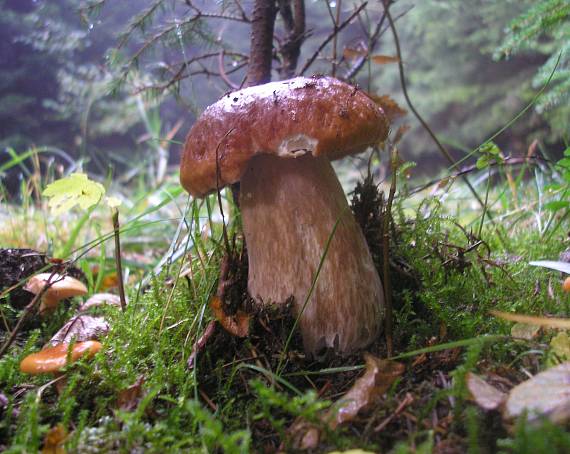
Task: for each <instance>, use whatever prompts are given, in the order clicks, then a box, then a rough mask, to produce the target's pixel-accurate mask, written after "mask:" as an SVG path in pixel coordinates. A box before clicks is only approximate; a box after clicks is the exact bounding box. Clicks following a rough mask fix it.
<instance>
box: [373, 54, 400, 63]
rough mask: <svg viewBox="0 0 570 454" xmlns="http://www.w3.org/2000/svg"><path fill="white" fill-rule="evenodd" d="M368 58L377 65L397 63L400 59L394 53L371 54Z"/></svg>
mask: <svg viewBox="0 0 570 454" xmlns="http://www.w3.org/2000/svg"><path fill="white" fill-rule="evenodd" d="M370 60H372V61H373V62H374V63H376V64H377V65H386V64H388V63H398V62H399V61H400V59H399V58H398V57H397V56H395V55H394V56H393V55H372V57H370Z"/></svg>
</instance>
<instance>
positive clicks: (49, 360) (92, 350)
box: [20, 340, 101, 375]
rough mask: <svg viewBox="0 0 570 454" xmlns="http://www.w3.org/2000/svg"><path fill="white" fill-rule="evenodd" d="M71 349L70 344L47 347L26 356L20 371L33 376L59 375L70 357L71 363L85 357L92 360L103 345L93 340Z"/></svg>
mask: <svg viewBox="0 0 570 454" xmlns="http://www.w3.org/2000/svg"><path fill="white" fill-rule="evenodd" d="M69 348H70V346H69V344H58V345H55V346H49V347H45V348H44V349H43V350H40V351H39V352H36V353H32V354H30V355H28V356H26V357H25V358H24V359H23V360H22V362H21V363H20V370H21V371H22V372H24V373H25V374H32V375H38V374H48V373H57V372H59V371H61V369H63V368H64V367H65V366H66V365H67V364H68V362H67V360H68V355H69V359H70V361H71V362H75V361H77V360H78V359H79V358H82V357H83V356H86V357H87V358H91V357H93V356H95V354H96V353H97V352H98V351H99V350H101V343H100V342H98V341H93V340H90V341H85V342H76V343H75V344H74V345H73V346H72V347H71V351H69Z"/></svg>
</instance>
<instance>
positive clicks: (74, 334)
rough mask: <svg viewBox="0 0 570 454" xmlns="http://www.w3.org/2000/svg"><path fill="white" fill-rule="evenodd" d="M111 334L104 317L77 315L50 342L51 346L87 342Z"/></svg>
mask: <svg viewBox="0 0 570 454" xmlns="http://www.w3.org/2000/svg"><path fill="white" fill-rule="evenodd" d="M108 332H109V324H108V323H107V321H106V320H105V319H104V318H103V317H92V316H90V315H77V316H75V317H72V318H71V319H70V320H69V321H68V322H67V323H66V324H65V325H63V327H62V328H61V329H60V330H59V331H58V332H57V333H55V335H54V336H53V337H52V338H51V340H50V341H49V344H50V345H54V346H55V345H58V344H70V343H71V342H73V341H74V340H75V341H76V342H85V341H89V340H96V339H100V338H101V337H104V336H105V335H106V334H107V333H108Z"/></svg>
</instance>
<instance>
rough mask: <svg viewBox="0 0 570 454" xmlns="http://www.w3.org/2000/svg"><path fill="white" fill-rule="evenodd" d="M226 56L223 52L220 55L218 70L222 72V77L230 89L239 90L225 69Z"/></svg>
mask: <svg viewBox="0 0 570 454" xmlns="http://www.w3.org/2000/svg"><path fill="white" fill-rule="evenodd" d="M224 55H225V54H224V51H223V50H222V51H221V52H220V53H219V54H218V70H219V71H220V77H221V78H222V80H223V81H224V82H225V83H226V84H227V86H228V87H230V88H233V89H234V90H237V89H238V88H239V87H238V86H237V85H236V84H234V83H233V82H232V81H231V80H230V78H229V77H228V75H227V74H226V71H225V69H224Z"/></svg>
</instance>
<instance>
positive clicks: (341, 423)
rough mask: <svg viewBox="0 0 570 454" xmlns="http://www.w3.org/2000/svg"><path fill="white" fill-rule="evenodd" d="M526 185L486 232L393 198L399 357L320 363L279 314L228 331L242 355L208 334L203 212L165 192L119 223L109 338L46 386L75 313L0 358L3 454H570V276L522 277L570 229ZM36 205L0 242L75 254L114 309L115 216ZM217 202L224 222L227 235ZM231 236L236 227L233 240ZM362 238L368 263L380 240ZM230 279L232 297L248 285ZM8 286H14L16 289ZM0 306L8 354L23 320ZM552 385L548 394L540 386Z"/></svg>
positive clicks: (381, 344) (131, 208)
mask: <svg viewBox="0 0 570 454" xmlns="http://www.w3.org/2000/svg"><path fill="white" fill-rule="evenodd" d="M484 172H486V171H484ZM519 177H520V179H519V181H518V183H519V184H517V185H516V186H512V185H509V184H508V183H507V182H505V183H501V181H494V182H493V186H492V187H490V190H489V191H488V194H487V198H486V199H487V200H488V209H487V210H485V215H484V216H482V213H483V211H482V210H481V207H480V206H478V205H477V204H476V202H474V200H473V198H472V197H471V196H470V194H469V192H467V191H466V188H464V187H463V186H462V185H461V184H460V183H459V182H454V181H451V180H442V181H441V182H439V184H438V185H433V186H430V187H429V188H428V189H427V190H426V191H423V192H421V193H418V194H416V195H414V196H413V197H411V196H409V195H408V194H409V192H407V191H405V188H404V186H403V185H404V183H400V184H402V189H401V191H400V194H401V196H399V197H397V198H396V199H395V201H394V206H393V209H392V214H393V220H394V224H393V229H391V247H390V262H391V268H390V269H391V272H390V281H391V284H392V300H393V304H394V333H393V344H394V349H393V352H392V353H391V355H390V354H388V352H387V350H386V340H385V338H384V336H382V337H380V338H379V339H377V342H375V343H374V344H373V345H371V346H370V347H369V348H368V349H367V351H366V352H359V353H358V354H354V355H352V356H350V357H343V358H339V357H335V356H334V355H332V354H330V355H327V356H326V357H324V358H321V359H320V360H318V361H317V360H312V359H310V358H308V357H307V356H306V355H305V354H304V353H303V350H302V346H301V343H300V338H299V336H297V335H295V333H293V335H291V333H292V328H293V324H294V322H295V320H294V319H293V317H292V316H291V314H290V312H289V311H288V310H287V307H285V308H283V307H282V308H280V309H274V310H273V309H268V310H267V311H264V312H261V313H255V314H247V315H244V314H241V313H240V314H241V315H243V317H244V320H245V322H244V323H245V325H247V326H246V328H245V329H247V330H248V331H247V335H246V336H245V337H239V336H236V335H235V333H234V334H230V333H228V332H227V331H226V330H224V329H223V328H222V327H221V326H220V323H219V320H220V318H223V317H225V315H224V314H221V312H220V311H219V310H218V308H217V307H216V303H215V298H214V297H213V295H215V293H216V288H217V285H218V278H219V275H220V267H221V263H222V262H223V260H224V247H223V236H222V224H221V219H220V216H219V212H218V211H217V210H216V208H214V207H216V204H217V200H216V198H215V196H212V197H210V198H209V199H207V200H206V201H201V202H199V201H190V202H188V203H186V202H184V201H181V197H180V191H179V189H178V188H177V185H176V183H175V182H173V183H172V185H171V186H170V187H168V188H166V189H165V188H162V189H161V190H157V191H156V192H154V193H152V194H149V193H147V194H144V198H143V197H142V196H139V197H132V199H131V200H134V202H132V203H131V202H129V203H128V204H126V205H125V204H124V205H123V207H121V208H120V209H119V210H120V211H121V213H122V217H123V218H124V219H126V220H125V221H124V223H123V225H122V230H121V235H120V236H121V241H122V245H123V265H122V266H123V267H124V270H123V271H124V273H125V282H127V295H128V304H127V305H126V307H125V309H124V310H121V308H120V307H117V306H115V305H102V306H97V307H95V308H92V309H89V310H88V311H87V312H85V313H84V314H87V315H90V316H96V317H104V319H105V320H106V323H107V324H108V332H107V333H106V334H105V335H104V336H103V335H100V336H98V337H99V338H100V341H101V343H102V349H101V350H100V351H99V352H98V353H97V354H95V355H94V356H93V357H92V358H90V359H85V358H84V359H81V360H80V361H77V362H73V363H72V364H69V365H67V366H66V367H65V369H64V373H63V374H61V373H60V374H58V375H37V376H30V375H28V374H25V373H23V372H21V371H20V362H21V361H22V359H23V358H24V357H26V356H27V355H29V354H30V353H32V352H35V351H38V350H40V349H41V348H42V346H44V345H45V344H46V343H48V341H49V340H50V339H51V338H52V336H53V335H54V333H56V332H57V331H58V330H59V329H60V328H61V327H62V326H63V325H64V324H65V323H66V321H67V320H69V319H70V318H71V317H74V316H77V310H78V307H79V305H80V304H81V303H82V301H83V300H84V298H83V299H81V298H75V299H73V300H72V301H70V302H69V303H66V304H62V305H60V306H59V307H58V308H57V310H56V311H55V312H54V313H53V314H51V315H50V316H48V317H44V318H41V319H40V318H38V317H37V315H35V314H33V315H32V316H31V317H30V318H29V319H28V320H26V323H23V324H22V325H21V327H20V328H19V332H17V333H16V338H15V341H14V342H13V344H12V345H10V347H9V348H8V349H7V351H6V352H5V354H4V355H3V356H2V357H1V358H0V451H3V450H5V451H6V452H13V453H16V452H18V453H19V452H38V451H41V450H42V449H43V452H46V453H47V452H49V453H56V452H59V453H60V452H78V453H89V452H133V453H137V452H156V453H164V452H228V453H233V452H295V451H307V452H334V451H345V450H349V449H358V450H360V451H353V452H393V453H432V452H433V453H456V452H457V453H463V452H469V453H487V452H489V453H490V452H506V453H511V452H513V453H527V452H528V453H533V454H536V453H542V452H549V453H556V452H570V432H568V431H567V429H566V428H565V423H566V420H567V417H568V413H569V412H568V410H567V409H568V408H570V401H569V400H568V395H570V391H569V389H568V388H567V383H570V378H569V377H570V372H569V370H568V369H569V368H568V364H569V363H568V362H567V361H570V338H569V337H568V336H567V335H566V332H565V331H564V330H563V329H561V328H568V327H570V322H569V321H567V320H562V319H561V320H558V318H564V317H570V293H565V292H564V291H563V281H564V276H563V274H562V273H560V272H559V271H556V270H552V269H547V268H544V267H540V266H533V265H531V264H530V262H532V261H536V260H552V261H557V262H559V263H563V262H568V257H567V256H565V251H566V250H567V249H568V248H569V247H570V242H569V239H568V233H567V232H568V229H569V225H568V217H567V216H566V214H567V211H564V210H561V209H560V207H558V208H556V206H555V205H551V206H550V209H549V208H548V207H546V208H545V205H546V204H547V203H548V202H552V201H553V200H555V199H556V197H557V194H558V195H559V194H560V187H558V188H554V191H553V192H552V191H551V192H548V189H547V185H548V184H551V183H557V184H558V183H559V181H558V180H556V178H555V175H554V174H553V173H552V172H550V170H549V169H547V168H537V169H536V170H535V171H534V174H533V172H531V171H529V170H528V169H526V168H523V169H522V170H520V174H519ZM505 181H507V180H506V179H505ZM526 181H529V182H530V183H529V184H520V183H524V182H526ZM535 183H536V184H535ZM173 188H175V189H173ZM479 190H480V191H482V192H483V193H485V183H484V184H483V186H481V187H479ZM563 190H564V188H563ZM517 191H518V192H517ZM30 194H31V195H30V196H29V198H28V199H26V200H24V203H22V204H20V205H19V206H15V205H12V206H9V205H8V204H5V205H3V207H2V212H1V213H0V214H1V216H2V219H3V221H4V222H3V226H4V227H3V228H2V230H1V231H0V244H2V246H3V247H6V246H8V247H30V248H33V249H43V250H45V249H46V245H49V251H50V255H51V256H55V257H67V256H68V255H69V254H71V253H73V254H74V256H73V257H74V258H76V259H74V261H73V265H74V266H75V267H77V268H78V269H80V270H81V271H80V272H77V271H74V273H75V274H76V275H77V276H78V277H79V278H80V279H83V280H84V281H85V282H86V283H87V287H88V289H89V294H90V295H91V294H96V293H100V292H102V291H111V292H115V293H116V284H117V275H116V268H115V265H114V263H115V262H114V260H113V258H112V253H111V254H109V251H111V250H112V241H113V235H112V228H111V226H110V222H109V219H110V214H109V213H110V211H109V209H108V208H106V207H101V206H99V207H97V209H96V210H95V211H93V210H91V211H88V212H87V213H85V212H82V213H78V212H75V211H71V212H68V213H65V214H62V215H58V216H54V215H53V214H50V212H49V210H48V208H47V207H46V206H45V202H42V201H40V200H38V199H34V196H33V193H32V192H30ZM153 197H154V199H153ZM173 200H174V202H173ZM185 203H186V205H185ZM224 203H225V204H226V207H225V208H226V209H225V212H226V218H225V220H226V221H227V220H228V219H235V218H236V214H235V211H236V210H235V207H233V206H232V205H231V203H230V202H228V201H226V200H224ZM168 207H170V208H168ZM165 210H170V211H165ZM180 213H185V217H186V220H185V221H184V222H183V221H181V220H180ZM490 213H491V214H492V216H493V220H490V218H489V214H490ZM365 231H366V229H365ZM103 232H106V233H103ZM236 232H238V233H239V229H238V228H237V227H236V225H235V223H233V224H232V227H230V228H229V231H228V234H229V235H230V238H232V236H233V235H234V234H236ZM70 237H73V241H71V242H70V241H69V238H70ZM367 237H368V239H369V241H371V244H370V246H371V249H372V251H373V253H374V251H376V258H377V261H378V260H379V259H380V258H381V257H382V251H381V248H380V247H379V246H380V245H379V244H374V241H378V240H377V237H376V240H374V238H375V236H374V234H371V233H370V232H368V234H367ZM107 243H109V244H107ZM239 244H240V241H239V236H238V241H237V245H238V246H237V250H238V251H239ZM79 245H80V246H79ZM4 253H5V251H4ZM181 258H183V259H181ZM21 260H24V259H21ZM28 260H29V259H28ZM16 263H17V264H18V265H21V264H22V263H24V262H23V261H22V262H21V263H19V262H17V260H16ZM26 264H27V262H26ZM30 266H31V268H33V270H34V271H38V270H39V269H44V270H46V269H53V268H49V267H54V266H55V267H57V268H58V269H62V268H63V269H65V268H66V266H67V262H64V263H59V262H58V261H56V262H54V261H51V262H50V261H49V260H47V261H45V260H44V261H41V263H39V264H37V263H33V264H32V265H30ZM378 266H379V268H380V275H382V269H381V267H380V264H378ZM238 271H240V273H241V274H240V273H238V274H239V275H240V276H241V277H240V279H242V282H243V276H244V275H245V271H246V269H245V268H242V269H238ZM2 272H3V273H4V275H5V273H6V272H5V271H2ZM14 279H15V281H16V282H17V284H16V287H15V288H18V284H19V286H20V287H21V286H22V285H23V284H24V283H25V279H24V277H23V276H21V275H17V276H16V277H15V278H14ZM4 285H5V284H4ZM5 286H6V285H5ZM109 289H110V290H109ZM11 290H12V291H14V289H11ZM0 292H2V293H1V297H2V298H3V300H1V301H0V308H1V311H0V318H1V320H0V346H1V345H2V344H4V343H5V342H6V341H7V339H8V333H9V332H10V331H12V330H13V329H14V327H15V326H16V322H17V321H18V319H19V318H20V317H21V316H22V308H23V307H25V304H26V302H24V303H21V302H20V303H15V301H16V297H15V296H14V295H15V294H14V293H13V294H12V296H10V292H9V291H7V289H6V288H4V289H2V290H0ZM10 298H12V299H10ZM505 313H507V315H505ZM220 314H221V315H220ZM508 314H510V316H513V315H514V319H513V320H506V319H505V318H509V315H508ZM214 315H216V316H217V317H215V316H214ZM522 315H532V316H536V317H535V318H534V319H530V320H529V319H524V318H523V319H519V318H517V317H518V316H522ZM236 317H237V316H236ZM216 318H217V319H218V321H216ZM234 318H235V317H234ZM238 318H239V317H238ZM555 318H556V320H555ZM222 321H223V320H222ZM241 321H243V320H241ZM241 321H240V320H238V325H239V323H240V322H241ZM517 321H518V322H517ZM521 321H522V322H524V323H521ZM559 322H560V323H559ZM564 323H566V325H565V324H564ZM544 371H547V372H548V371H551V372H552V371H555V372H556V373H557V374H558V375H557V378H556V380H554V382H552V379H551V378H550V377H549V376H548V375H547V376H544V375H541V376H540V377H542V378H543V380H541V381H540V383H537V380H536V379H532V377H535V376H536V375H537V374H541V373H542V374H544V373H545V372H544ZM533 380H534V381H533ZM522 383H524V387H523V388H522V389H521V388H520V386H521V384H522ZM347 396H348V397H347ZM553 396H554V398H552V397H553Z"/></svg>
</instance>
